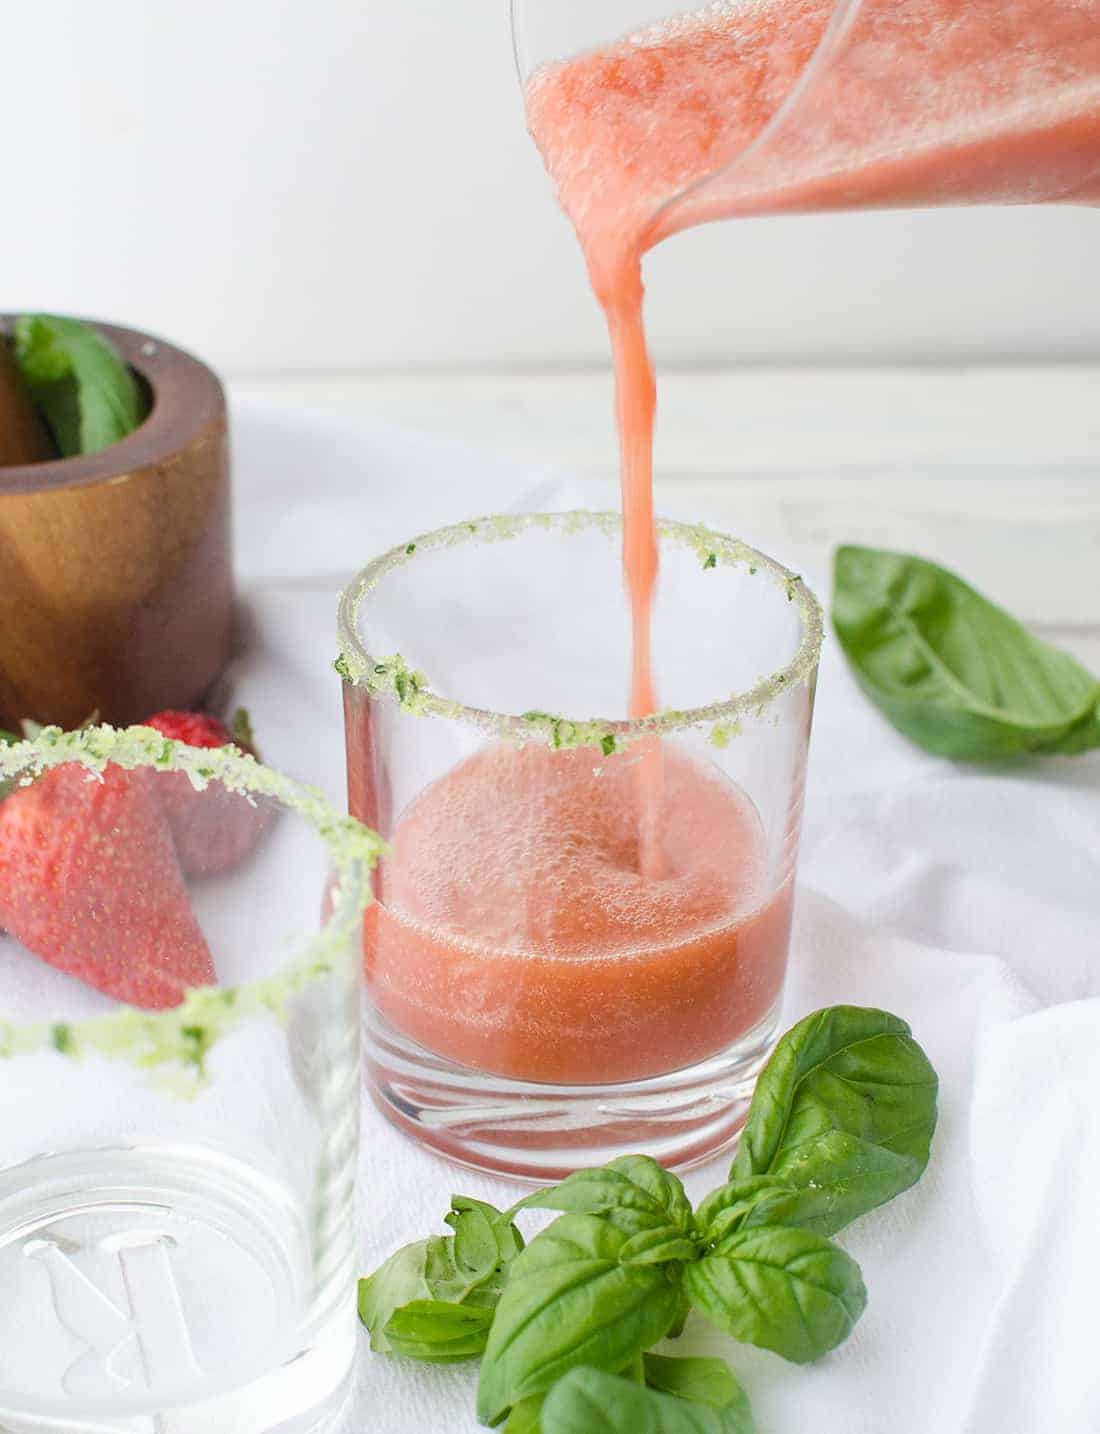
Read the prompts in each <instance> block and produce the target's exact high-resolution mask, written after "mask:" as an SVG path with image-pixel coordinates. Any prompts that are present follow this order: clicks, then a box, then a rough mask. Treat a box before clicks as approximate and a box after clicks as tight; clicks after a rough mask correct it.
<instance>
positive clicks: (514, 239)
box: [0, 0, 1100, 374]
mask: <svg viewBox="0 0 1100 1434" xmlns="http://www.w3.org/2000/svg"><path fill="white" fill-rule="evenodd" d="M577 2H578V3H579V0H577ZM544 3H547V4H549V3H563V0H544ZM506 8H507V7H506V3H505V0H389V3H386V0H310V3H303V0H230V3H226V0H96V3H94V4H91V3H89V2H88V0H50V3H49V4H45V3H42V4H36V5H25V4H16V3H15V0H9V3H8V4H7V5H6V6H5V7H4V11H5V21H6V23H5V24H4V26H3V31H2V33H0V53H2V55H3V83H2V85H0V122H2V133H3V154H4V173H3V183H2V186H0V309H13V308H15V309H24V308H34V307H37V308H44V309H54V310H67V311H70V312H84V313H91V314H94V315H97V316H99V317H104V318H113V319H118V320H122V321H128V322H132V323H135V324H138V325H140V326H143V327H146V328H148V329H151V330H154V331H159V332H161V333H162V334H164V335H165V336H167V337H170V338H173V339H175V340H178V341H179V342H182V343H184V344H185V345H188V346H190V347H193V348H194V349H196V350H198V352H200V353H201V354H202V355H203V356H204V357H207V358H208V359H210V360H211V361H213V362H214V363H215V364H217V365H220V366H221V367H222V368H223V369H226V370H227V371H228V372H229V373H230V374H241V373H253V374H262V373H268V374H273V373H279V372H289V371H296V370H306V371H309V372H312V373H318V372H324V371H328V372H332V371H356V370H366V369H378V368H400V367H407V366H428V365H440V366H455V365H471V366H494V365H495V366H503V365H508V364H512V363H519V364H523V365H541V364H574V363H590V362H600V363H602V362H604V361H605V355H606V349H605V342H604V338H603V334H602V332H601V329H600V325H599V321H598V318H597V315H596V313H595V311H594V306H593V304H592V301H591V298H590V296H589V294H588V292H587V290H586V288H585V284H584V279H583V273H582V269H581V263H580V259H579V256H578V253H577V250H576V245H575V243H574V241H573V238H572V234H571V233H570V231H569V230H568V228H567V226H566V224H565V222H564V220H562V219H561V218H560V216H559V215H558V213H557V211H556V209H555V206H554V203H553V201H552V199H551V196H550V193H549V186H548V184H547V181H546V179H545V176H544V174H543V172H542V167H541V163H540V161H539V159H538V157H537V155H536V153H535V151H534V149H533V147H532V146H531V144H530V142H529V140H528V139H527V136H526V134H525V131H524V126H523V117H522V110H521V105H520V98H519V93H518V87H517V84H516V80H515V76H514V72H513V69H512V58H511V47H510V39H509V34H508V23H507V14H506ZM1098 241H1100V215H1098V214H1097V213H1095V212H1092V211H1087V210H1064V211H1039V210H1035V211H1023V210H1021V211H1001V212H994V211H985V212H957V213H945V214H900V215H898V214H892V215H864V216H855V217H833V218H822V219H806V218H793V219H783V220H756V221H751V222H749V223H746V224H745V225H743V226H741V227H739V228H734V227H733V226H729V225H726V226H718V227H716V228H714V229H712V230H709V231H704V232H699V233H696V234H693V235H688V236H684V237H682V238H679V239H676V240H674V241H672V243H670V244H669V245H668V246H667V249H666V250H665V251H664V252H658V253H657V254H656V255H655V256H654V257H653V259H652V260H651V263H650V268H649V275H650V282H651V292H652V315H653V329H654V342H655V348H656V351H657V354H658V356H659V358H660V359H661V360H662V361H663V362H664V363H665V364H670V363H698V362H728V361H741V360H750V361H755V360H761V359H769V360H773V361H778V362H783V363H790V362H799V361H803V360H807V361H814V362H818V361H823V360H824V361H829V360H835V359H840V360H844V359H871V360H876V361H877V360H882V359H890V360H907V359H908V360H911V359H919V360H939V361H952V360H960V359H975V358H1008V359H1016V358H1021V357H1030V358H1049V357H1079V358H1080V357H1095V356H1096V353H1097V350H1098V348H1100V284H1098V283H1097V269H1096V254H1097V252H1098V248H1100V242H1098Z"/></svg>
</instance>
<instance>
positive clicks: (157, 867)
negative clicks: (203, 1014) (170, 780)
mask: <svg viewBox="0 0 1100 1434" xmlns="http://www.w3.org/2000/svg"><path fill="white" fill-rule="evenodd" d="M0 796H3V794H2V793H0ZM0 926H3V928H4V929H5V930H6V931H7V932H8V934H9V935H11V936H13V937H14V938H15V939H16V940H17V941H19V942H21V943H22V945H24V946H25V947H26V948H27V950H28V951H33V952H34V953H35V955H36V956H40V957H41V958H42V959H43V960H44V961H48V962H49V964H50V965H51V966H56V967H57V969H58V970H60V971H64V972H66V973H67V974H68V975H70V976H75V977H76V978H77V979H78V980H80V981H84V982H86V983H87V984H88V985H89V986H94V987H95V988H96V989H97V990H99V991H102V992H103V993H104V994H105V995H108V996H112V997H114V999H116V1000H118V1001H125V1002H126V1003H127V1004H129V1005H132V1006H142V1007H144V1008H146V1009H148V1010H160V1009H162V1008H164V1007H166V1006H177V1005H179V1003H180V1001H182V1000H183V997H184V995H185V994H186V992H187V991H188V989H189V988H191V987H192V986H205V985H209V984H211V983H212V982H215V981H216V980H217V975H216V973H215V970H214V963H213V960H212V959H211V956H210V950H209V948H208V946H207V944H206V940H205V938H204V937H203V934H202V931H201V930H200V928H199V925H198V923H197V922H196V920H195V917H194V915H193V914H192V911H191V903H190V901H189V900H188V897H187V888H186V886H185V885H184V882H183V877H182V874H181V872H180V866H179V861H178V859H177V857H176V853H175V849H174V847H173V845H172V837H171V833H170V832H169V830H168V826H167V824H166V822H165V819H164V814H163V813H162V811H161V809H160V806H159V804H158V803H157V800H156V798H155V796H154V795H153V791H152V788H151V786H150V778H149V777H148V775H147V774H146V773H142V772H134V773H128V772H124V771H123V770H122V768H120V767H115V766H109V767H107V768H106V770H105V771H104V772H103V774H102V779H99V778H97V777H95V776H92V775H91V774H90V773H89V772H88V771H86V770H85V768H84V767H82V766H80V765H79V764H78V763H75V762H74V763H70V764H68V765H66V766H63V767H57V768H55V769H54V770H52V771H50V772H47V773H46V774H45V775H44V776H42V777H39V778H38V779H37V780H36V781H35V782H33V783H32V784H31V785H30V786H29V787H25V788H15V789H13V790H10V791H9V792H8V794H7V795H6V796H3V799H2V800H0Z"/></svg>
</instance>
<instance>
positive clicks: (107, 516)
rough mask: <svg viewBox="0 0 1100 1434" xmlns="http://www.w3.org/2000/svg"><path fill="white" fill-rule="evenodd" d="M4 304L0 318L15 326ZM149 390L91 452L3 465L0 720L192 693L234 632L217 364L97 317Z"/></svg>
mask: <svg viewBox="0 0 1100 1434" xmlns="http://www.w3.org/2000/svg"><path fill="white" fill-rule="evenodd" d="M10 324H11V321H10V320H5V319H3V318H2V317H0V331H10ZM95 327H96V328H98V329H99V330H100V331H101V332H102V333H104V334H106V335H107V336H108V338H110V339H111V341H112V342H113V343H114V344H115V346H116V347H117V348H118V350H119V352H120V353H121V354H122V356H123V358H124V359H125V360H126V362H127V363H128V364H129V365H130V366H131V368H132V369H133V370H134V371H135V373H136V374H137V376H138V378H139V380H140V381H141V382H143V383H144V384H145V385H146V387H147V390H148V392H149V395H150V397H151V400H152V402H151V408H150V411H149V416H148V418H146V420H145V422H144V423H143V424H142V425H141V427H140V428H138V429H136V430H135V431H134V432H133V433H131V434H129V435H128V436H127V437H126V438H123V439H122V440H121V441H120V442H118V443H115V444H112V445H111V447H109V448H104V449H102V450H101V451H100V452H99V453H88V454H80V455H78V456H76V457H73V458H61V459H54V460H49V461H47V462H44V463H31V464H24V465H20V466H15V467H12V466H8V467H0V727H4V728H7V729H8V730H12V729H13V728H14V729H16V730H17V726H16V724H17V723H18V722H19V721H20V719H22V718H25V717H29V718H33V719H34V720H35V721H39V722H56V723H58V724H59V725H60V726H62V727H74V726H78V725H79V724H80V723H81V722H83V721H85V720H86V719H87V718H88V717H89V716H91V715H92V713H98V714H99V716H100V718H101V720H102V721H104V722H112V723H115V724H116V725H122V724H125V723H130V722H139V721H141V720H142V719H144V718H146V717H149V716H151V715H152V714H153V713H154V712H157V711H159V710H160V709H162V708H165V707H184V708H188V707H196V706H201V705H202V702H203V699H204V697H205V695H206V693H207V692H208V690H209V689H210V687H211V685H212V684H213V683H214V681H215V680H216V679H217V677H218V675H219V674H220V672H221V671H222V669H223V667H224V666H225V664H226V662H227V660H228V657H229V655H230V650H231V647H232V642H233V574H232V554H231V529H230V516H231V515H230V466H229V434H228V422H227V413H226V403H225V393H224V390H223V389H222V386H221V383H220V382H219V380H218V378H217V376H216V375H215V374H214V373H213V372H212V371H211V370H210V369H209V368H207V367H206V365H205V364H202V363H200V362H199V361H198V360H197V359H195V358H192V357H191V356H190V355H189V354H186V353H184V352H183V351H182V350H181V349H177V348H174V347H173V346H172V345H171V344H166V343H164V342H163V340H161V339H156V338H152V337H150V336H149V335H148V334H142V333H137V332H135V331H134V330H132V329H123V328H116V327H115V326H114V325H112V324H100V323H96V325H95Z"/></svg>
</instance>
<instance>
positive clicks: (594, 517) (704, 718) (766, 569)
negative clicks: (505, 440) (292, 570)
mask: <svg viewBox="0 0 1100 1434" xmlns="http://www.w3.org/2000/svg"><path fill="white" fill-rule="evenodd" d="M621 528H622V515H621V514H620V513H618V512H615V511H607V512H593V511H589V510H586V509H576V510H573V511H570V512H562V513H516V514H490V515H488V516H486V517H481V518H474V519H471V520H469V521H467V522H465V523H453V524H450V525H449V526H447V527H444V528H437V529H435V530H434V531H432V532H430V533H424V534H421V535H420V536H418V537H416V538H412V539H410V540H409V541H408V542H406V543H400V544H398V545H397V546H396V547H394V548H390V549H389V551H388V552H385V553H382V554H381V555H380V556H379V557H377V558H375V559H373V561H371V562H370V563H368V564H367V565H366V567H364V568H362V569H361V570H360V572H359V573H358V574H357V575H356V576H355V578H353V579H352V581H351V583H349V584H348V586H347V587H346V588H345V589H344V590H343V592H342V593H341V594H340V604H339V610H338V622H337V641H338V644H339V656H338V657H337V659H336V664H335V665H336V670H337V672H338V673H339V674H340V676H341V677H342V678H343V680H344V683H345V684H346V685H350V686H351V687H354V688H357V689H359V690H361V691H365V692H366V693H367V694H368V696H369V697H370V698H371V699H372V700H378V699H380V698H383V697H388V698H390V699H391V700H393V701H396V702H397V703H398V705H399V706H400V707H401V708H403V709H404V710H406V711H408V712H411V713H414V714H416V715H428V716H433V717H442V718H445V719H447V720H449V721H455V722H463V723H466V724H468V725H471V726H474V727H478V728H480V729H481V730H483V731H487V732H491V733H493V734H495V735H496V736H498V737H500V738H503V739H504V740H507V741H511V742H515V743H524V742H531V741H542V742H544V743H545V744H546V745H548V746H552V747H588V746H591V747H600V748H601V749H602V751H603V752H604V755H610V754H611V753H612V752H614V751H617V750H620V749H621V748H622V747H624V746H626V745H628V744H629V743H631V742H635V741H638V740H639V739H641V738H644V737H651V736H662V737H663V736H669V735H671V734H672V733H675V732H682V731H685V730H687V729H688V728H692V727H700V726H710V727H711V728H712V732H711V738H712V740H713V741H715V742H716V743H717V744H719V745H724V743H725V742H727V741H728V740H729V737H730V736H731V735H732V734H733V732H734V731H735V730H736V726H737V723H738V722H739V721H740V720H741V719H742V718H743V717H745V716H749V715H751V716H754V717H758V716H761V715H763V713H764V712H765V710H766V709H767V708H768V706H769V705H770V704H771V703H772V702H773V701H774V700H775V699H776V698H777V697H779V696H780V695H781V694H783V693H785V692H788V691H790V690H791V689H792V688H796V687H798V686H802V685H805V684H808V683H809V682H810V681H811V680H812V679H813V676H814V674H815V673H816V671H817V664H818V659H819V657H820V654H821V644H822V641H823V639H824V635H825V626H824V618H823V614H822V610H821V604H820V603H819V602H818V600H817V598H816V597H815V596H814V594H813V593H812V592H811V591H810V589H809V588H808V587H807V586H806V584H805V583H804V582H803V581H802V576H801V574H800V573H795V572H792V571H791V570H790V569H789V568H786V567H784V566H783V564H782V563H780V562H778V561H777V560H776V559H775V558H772V557H769V556H768V554H767V553H763V552H761V551H760V550H759V549H757V548H753V547H751V546H750V545H749V544H748V543H745V542H742V541H741V540H740V539H739V538H732V537H729V536H728V535H727V534H725V533H719V532H716V531H715V530H714V529H712V528H708V527H706V526H705V525H704V524H702V523H681V522H676V521H674V520H672V519H668V518H659V519H658V520H657V532H658V535H659V536H660V537H661V538H664V539H666V540H668V541H670V542H676V543H679V544H681V545H682V546H685V547H688V548H691V549H692V550H694V551H695V553H696V554H697V555H698V557H699V560H700V565H701V567H702V568H703V570H704V571H706V570H707V569H709V568H717V567H744V568H746V569H747V570H748V571H749V573H750V575H752V576H753V577H756V576H758V575H759V576H763V577H765V579H766V580H768V581H770V582H771V583H772V584H773V586H775V587H776V589H777V590H778V591H780V592H782V593H784V594H785V596H786V599H787V601H788V602H789V603H794V604H795V605H796V607H797V609H798V612H799V615H800V617H801V619H802V637H801V640H800V642H799V646H798V650H797V651H796V652H795V654H794V656H793V657H792V658H791V660H790V661H789V662H788V663H787V664H786V665H785V666H784V667H782V668H780V669H778V670H777V671H776V672H773V673H771V674H770V676H767V677H763V678H761V679H760V680H759V681H758V682H756V683H754V684H753V686H752V687H750V688H747V689H746V690H745V691H744V692H734V693H731V694H729V695H728V696H726V697H723V698H719V699H717V700H716V701H714V702H711V703H708V704H706V705H704V706H701V707H689V708H665V709H662V710H660V711H657V712H654V713H652V714H651V715H650V716H648V717H633V718H617V719H616V718H604V717H586V718H571V717H567V716H564V715H561V716H559V715H556V714H553V713H546V712H527V713H501V712H491V711H488V710H487V709H485V708H482V707H475V706H472V705H468V704H466V703H463V702H458V701H455V700H454V699H452V698H448V697H443V696H441V695H439V694H438V693H435V692H433V691H432V690H431V688H430V686H429V685H428V682H429V679H428V678H426V677H425V675H424V674H423V673H420V672H416V671H414V670H412V669H411V668H410V667H409V666H408V664H407V662H406V661H405V659H404V657H403V656H402V655H401V654H400V653H394V654H392V655H389V656H385V657H383V656H379V655H376V654H374V655H372V654H371V653H369V652H368V651H367V649H366V647H365V646H364V645H363V643H362V641H361V640H360V637H359V632H358V619H359V615H360V610H361V608H362V605H363V602H364V601H365V599H366V598H367V597H368V596H369V594H370V593H371V592H373V590H374V589H375V588H376V587H377V586H378V585H379V583H380V582H381V581H382V579H383V578H385V577H387V576H388V575H389V574H390V573H392V572H394V571H395V570H396V569H398V568H401V567H404V566H407V565H408V564H410V563H413V562H415V561H416V557H417V555H418V554H419V553H421V552H424V551H429V552H430V551H432V550H435V549H440V548H451V547H457V546H459V545H461V544H463V543H470V542H474V541H477V542H494V543H495V542H507V541H509V540H510V539H513V538H518V537H521V536H522V535H523V534H524V533H527V532H530V531H531V530H533V529H542V530H544V531H547V532H551V533H558V534H561V535H562V536H563V537H571V536H574V535H575V534H577V533H581V532H586V531H590V530H595V531H601V532H604V533H606V534H607V535H608V536H609V537H611V536H614V535H615V533H616V532H619V531H621Z"/></svg>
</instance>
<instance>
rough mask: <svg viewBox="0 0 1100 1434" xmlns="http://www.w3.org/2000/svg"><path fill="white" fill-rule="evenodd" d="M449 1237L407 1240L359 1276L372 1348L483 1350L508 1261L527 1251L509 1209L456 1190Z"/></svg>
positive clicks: (450, 1355) (433, 1357) (418, 1354)
mask: <svg viewBox="0 0 1100 1434" xmlns="http://www.w3.org/2000/svg"><path fill="white" fill-rule="evenodd" d="M445 1219H446V1222H447V1224H449V1225H450V1226H451V1227H452V1230H453V1232H454V1233H453V1234H451V1235H432V1236H431V1237H430V1238H429V1239H427V1240H418V1241H416V1243H415V1244H412V1245H405V1246H404V1247H403V1248H402V1249H400V1250H398V1251H397V1253H396V1254H394V1255H391V1256H390V1258H389V1259H388V1260H387V1261H386V1263H385V1264H384V1265H382V1266H380V1268H379V1269H377V1270H375V1272H374V1274H373V1275H371V1276H370V1278H369V1279H365V1280H360V1281H359V1318H360V1319H361V1320H362V1322H363V1324H364V1325H366V1327H367V1329H368V1330H369V1331H370V1337H371V1349H373V1350H375V1351H376V1352H377V1353H379V1354H400V1355H405V1356H406V1357H408V1358H410V1359H421V1360H428V1361H432V1362H436V1363H451V1362H453V1361H456V1360H462V1359H474V1358H476V1357H477V1356H478V1355H479V1354H480V1353H481V1352H482V1350H483V1349H484V1348H485V1343H486V1340H487V1339H488V1337H489V1328H490V1326H491V1324H492V1322H493V1310H494V1309H495V1308H496V1304H497V1301H498V1300H499V1299H500V1294H501V1290H502V1289H503V1287H504V1277H505V1271H506V1269H507V1266H508V1264H509V1263H510V1261H511V1260H513V1259H514V1258H515V1256H516V1255H517V1254H518V1253H519V1252H520V1250H522V1249H523V1236H522V1235H521V1234H520V1232H519V1231H518V1230H517V1229H516V1227H515V1225H514V1224H513V1223H512V1219H511V1213H510V1212H508V1211H503V1212H502V1211H500V1210H497V1209H496V1208H495V1207H494V1206H492V1205H487V1204H486V1203H485V1202H484V1201H482V1200H471V1199H470V1198H469V1197H468V1196H465V1195H456V1196H454V1198H453V1199H452V1201H451V1209H450V1211H449V1212H448V1214H447V1215H446V1216H445Z"/></svg>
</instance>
